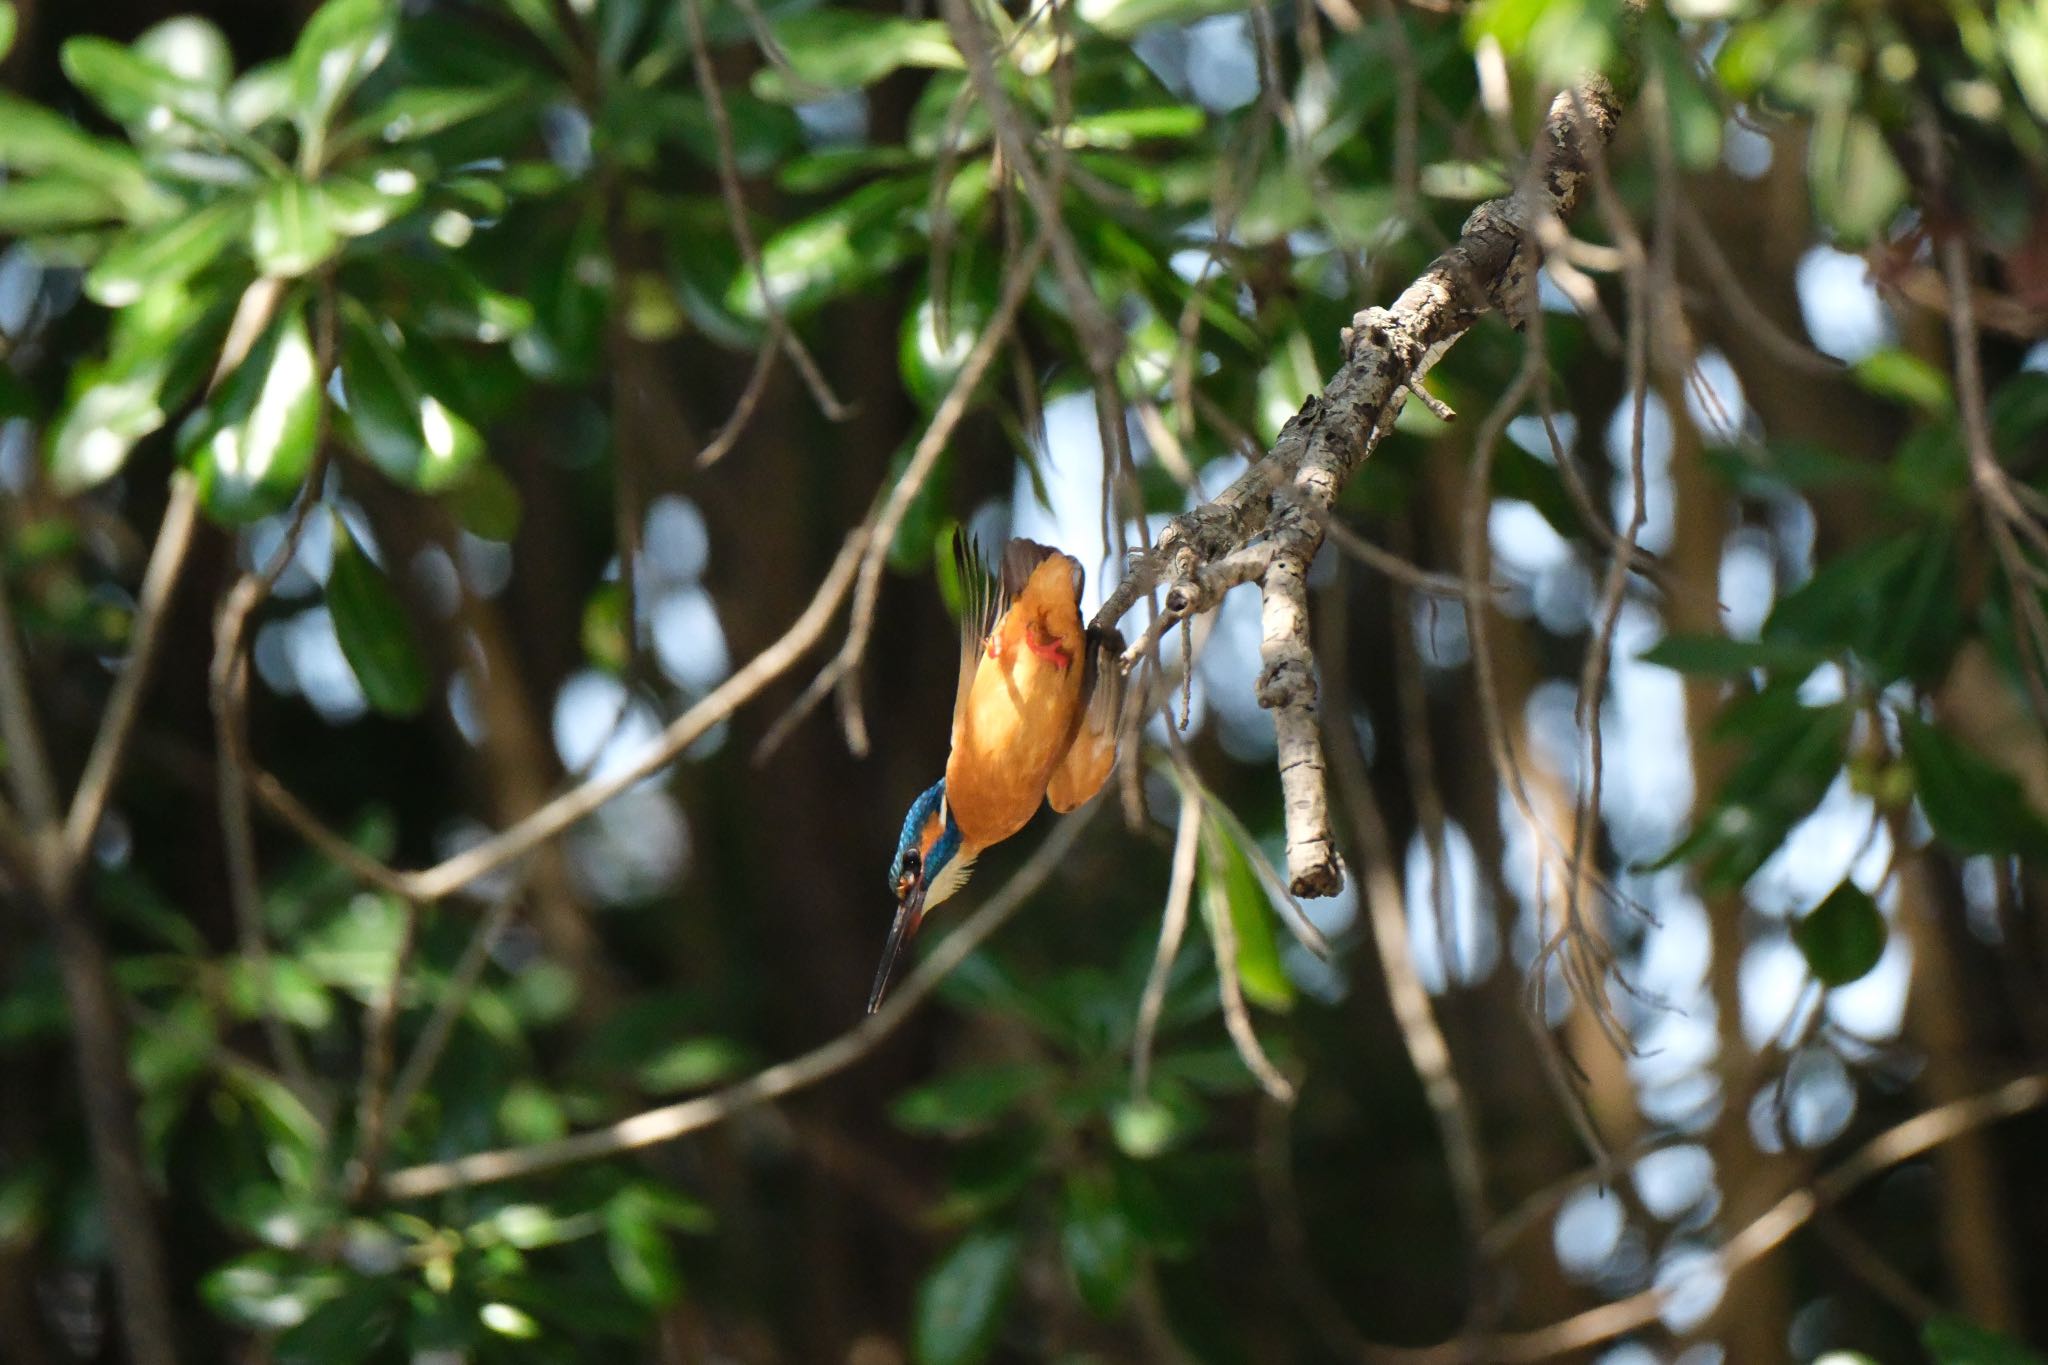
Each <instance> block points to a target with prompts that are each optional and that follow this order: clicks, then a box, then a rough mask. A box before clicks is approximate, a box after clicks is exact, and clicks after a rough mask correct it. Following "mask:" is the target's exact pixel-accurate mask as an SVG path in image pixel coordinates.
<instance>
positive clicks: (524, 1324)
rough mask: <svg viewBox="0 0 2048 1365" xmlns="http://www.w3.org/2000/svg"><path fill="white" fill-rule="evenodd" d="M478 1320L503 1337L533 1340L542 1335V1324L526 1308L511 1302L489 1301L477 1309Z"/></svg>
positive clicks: (516, 1339)
mask: <svg viewBox="0 0 2048 1365" xmlns="http://www.w3.org/2000/svg"><path fill="white" fill-rule="evenodd" d="M476 1315H477V1320H478V1321H480V1322H482V1323H483V1325H484V1326H486V1327H488V1328H490V1329H491V1330H492V1331H493V1332H496V1333H497V1334H498V1335H499V1336H501V1337H511V1338H512V1339H513V1340H514V1341H531V1340H533V1339H534V1338H535V1337H537V1336H539V1335H540V1324H539V1323H537V1322H535V1321H534V1320H533V1315H532V1314H531V1313H528V1312H526V1311H525V1310H524V1309H521V1308H515V1307H513V1306H512V1305H511V1304H509V1303H487V1304H485V1305H484V1306H483V1307H482V1308H479V1309H478V1310H477V1314H476Z"/></svg>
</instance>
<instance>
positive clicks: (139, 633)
mask: <svg viewBox="0 0 2048 1365" xmlns="http://www.w3.org/2000/svg"><path fill="white" fill-rule="evenodd" d="M198 518H199V494H198V489H197V485H196V484H195V482H194V481H193V478H192V476H191V475H190V474H188V473H186V472H185V471H183V470H179V471H177V472H176V473H174V474H172V475H171V492H170V499H169V501H167V502H166V503H165V504H164V517H163V521H162V523H161V524H160V525H159V527H158V530H157V533H156V546H155V548H153V549H152V550H151V551H150V552H149V566H148V568H146V569H145V570H143V574H142V591H141V594H140V596H139V597H138V598H137V599H136V604H135V625H134V628H133V630H132V632H131V633H130V636H129V646H128V657H127V659H126V660H125V661H124V662H123V663H122V665H121V672H120V673H119V675H117V676H116V677H115V679H114V689H113V692H112V693H111V694H110V695H109V696H108V698H107V709H106V711H105V713H104V714H103V715H102V717H101V719H100V729H99V733H98V735H96V736H94V738H93V744H92V751H91V752H90V753H89V754H87V756H86V760H85V771H84V772H83V774H82V775H81V776H80V777H79V779H78V791H77V794H76V795H74V796H73V797H72V799H71V813H70V815H69V817H68V818H67V819H66V820H65V821H64V857H65V860H66V861H67V862H68V863H69V864H70V865H71V866H73V867H76V866H78V865H79V864H81V863H82V862H83V861H84V860H85V856H86V854H87V853H88V852H89V851H90V850H91V847H92V838H93V835H94V833H96V832H97V831H98V829H99V823H100V817H101V816H102V815H103V814H104V813H105V812H106V808H107V801H108V798H109V797H110V796H112V794H113V790H114V778H115V777H116V775H117V774H118V773H119V771H120V767H121V760H122V758H123V757H124V756H125V755H126V754H127V752H128V742H129V740H130V739H131V738H132V737H133V736H134V733H135V722H136V719H137V718H138V717H140V716H141V714H142V697H143V693H144V691H145V690H146V687H147V684H148V682H149V675H150V671H151V669H152V668H153V666H154V665H155V663H156V655H157V649H158V646H159V645H161V643H162V642H163V633H164V623H165V621H166V620H167V619H168V618H169V615H170V611H169V608H170V602H171V593H172V592H173V590H175V589H176V587H177V585H178V579H179V577H180V575H181V574H182V573H183V571H184V568H185V555H186V552H187V551H189V550H190V549H191V547H192V528H193V526H194V525H195V524H196V522H197V521H198Z"/></svg>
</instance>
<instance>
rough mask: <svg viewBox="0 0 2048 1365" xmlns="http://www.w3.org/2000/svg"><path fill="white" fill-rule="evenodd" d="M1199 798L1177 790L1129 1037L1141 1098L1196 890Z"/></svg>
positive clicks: (1189, 789) (1135, 1088)
mask: <svg viewBox="0 0 2048 1365" xmlns="http://www.w3.org/2000/svg"><path fill="white" fill-rule="evenodd" d="M1201 840H1202V797H1201V793H1200V792H1199V791H1198V790H1197V789H1196V788H1195V787H1194V786H1193V785H1191V784H1186V783H1184V784H1182V786H1181V790H1180V823H1179V824H1178V825H1176V826H1175V827H1174V835H1173V873H1172V875H1171V876H1170V877H1169V878H1168V879H1167V883H1166V913H1165V914H1164V915H1163V916H1161V918H1160V921H1159V946H1158V948H1157V949H1155V950H1154V952H1153V954H1152V970H1151V971H1150V972H1148V973H1146V975H1145V993H1144V994H1143V995H1142V996H1140V997H1139V1000H1138V1022H1137V1027H1136V1028H1135V1029H1134V1030H1133V1031H1132V1037H1131V1094H1132V1095H1133V1096H1134V1097H1136V1098H1138V1099H1143V1098H1144V1097H1145V1095H1146V1093H1147V1092H1148V1090H1149V1089H1150V1087H1151V1082H1152V1040H1153V1038H1154V1037H1155V1036H1156V1035H1157V1034H1158V1032H1159V1015H1160V1011H1162V1010H1163V1009H1165V1007H1166V985H1167V982H1168V980H1170V979H1171V977H1172V975H1173V963H1174V959H1175V958H1177V957H1179V956H1180V945H1181V940H1182V939H1183V938H1184V937H1186V935H1187V931H1188V901H1189V900H1190V899H1191V898H1192V897H1193V895H1194V890H1195V855H1196V854H1197V853H1198V852H1199V851H1200V850H1201Z"/></svg>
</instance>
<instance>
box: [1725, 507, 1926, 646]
mask: <svg viewBox="0 0 2048 1365" xmlns="http://www.w3.org/2000/svg"><path fill="white" fill-rule="evenodd" d="M1954 539H1955V537H1954V532H1953V531H1952V530H1951V529H1950V528H1949V527H1947V526H1945V525H1941V524H1929V525H1926V526H1923V527H1920V528H1918V529H1915V530H1912V531H1908V532H1904V533H1894V534H1890V535H1885V536H1881V537H1878V538H1875V539H1872V540H1870V541H1868V542H1866V543H1864V544H1862V545H1858V546H1856V547H1855V548H1854V549H1850V550H1845V551H1844V552H1842V553H1841V554H1838V555H1836V556H1835V557H1834V558H1833V559H1831V560H1829V561H1828V562H1827V563H1826V564H1825V565H1823V566H1822V568H1821V569H1820V571H1819V572H1817V573H1816V574H1814V576H1813V577H1812V578H1810V579H1808V580H1807V581H1806V582H1805V583H1803V584H1801V585H1800V586H1799V587H1798V588H1795V589H1794V590H1793V591H1791V592H1790V593H1787V594H1786V595H1785V596H1784V597H1782V598H1780V599H1779V600H1778V602H1777V604H1776V605H1775V606H1774V607H1773V608H1772V609H1771V615H1770V618H1769V619H1768V620H1767V621H1766V622H1765V623H1764V629H1763V638H1764V639H1765V640H1766V641H1768V642H1771V643H1773V644H1776V645H1803V646H1806V647H1808V648H1811V649H1815V650H1821V651H1825V652H1827V653H1830V654H1833V653H1839V652H1841V651H1843V650H1850V651H1853V652H1854V653H1855V654H1856V655H1857V656H1858V657H1859V658H1860V659H1861V660H1862V661H1863V662H1864V663H1865V664H1867V665H1869V666H1870V668H1871V671H1872V672H1873V673H1874V674H1876V675H1877V678H1878V680H1879V681H1881V682H1891V681H1893V680H1895V679H1898V678H1919V679H1927V678H1933V677H1935V676H1938V675H1939V674H1940V673H1941V671H1942V670H1943V669H1944V668H1945V667H1946V666H1947V662H1948V659H1949V657H1950V655H1951V654H1953V653H1954V649H1955V645H1956V642H1957V640H1958V638H1959V634H1960V630H1961V618H1960V617H1959V615H1958V613H1957V612H1956V610H1955V601H1956V589H1955V576H1956V572H1957V569H1956V557H1955V545H1954Z"/></svg>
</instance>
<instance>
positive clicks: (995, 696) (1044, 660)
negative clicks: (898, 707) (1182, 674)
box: [946, 555, 1083, 848]
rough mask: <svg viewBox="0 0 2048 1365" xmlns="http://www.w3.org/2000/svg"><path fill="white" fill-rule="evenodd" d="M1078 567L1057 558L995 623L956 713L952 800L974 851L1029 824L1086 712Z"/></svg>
mask: <svg viewBox="0 0 2048 1365" xmlns="http://www.w3.org/2000/svg"><path fill="white" fill-rule="evenodd" d="M1078 581H1079V573H1078V566H1077V565H1075V563H1074V561H1073V560H1072V559H1070V558H1068V557H1067V556H1065V555H1052V556H1051V557H1049V558H1047V559H1046V560H1045V561H1044V562H1043V563H1041V564H1039V565H1038V567H1037V568H1036V569H1034V570H1033V571H1032V574H1031V577H1030V579H1029V580H1028V581H1027V582H1026V583H1025V585H1024V587H1023V589H1022V590H1021V591H1019V592H1018V593H1017V595H1016V597H1015V599H1014V600H1013V601H1012V602H1011V604H1010V608H1009V610H1008V611H1006V612H1004V613H1003V615H1002V617H1001V619H999V620H998V621H997V622H996V626H995V629H994V630H992V631H991V632H989V636H988V639H987V640H986V641H985V642H984V646H983V650H982V656H981V658H980V659H979V661H978V662H977V664H976V667H975V670H974V676H973V679H972V680H971V681H970V682H969V683H968V684H967V695H966V697H965V699H964V700H963V702H962V704H961V705H960V707H959V708H958V710H957V711H956V713H955V716H954V724H953V753H952V756H951V757H950V758H949V759H948V760H947V762H946V801H947V804H948V806H949V807H950V808H951V810H952V812H953V818H954V820H955V821H957V822H958V823H959V826H960V834H961V838H962V840H963V841H964V842H965V843H966V844H968V845H969V846H971V847H974V848H986V847H987V846H988V845H990V844H993V843H996V842H998V841H1000V840H1003V839H1007V838H1009V837H1010V836H1011V835H1012V834H1015V833H1016V832H1017V831H1018V830H1020V829H1022V828H1024V826H1025V824H1026V823H1028V822H1029V821H1030V819H1031V816H1032V814H1033V813H1034V812H1035V811H1036V810H1037V809H1038V803H1039V802H1040V801H1042V800H1044V799H1045V794H1046V784H1047V783H1048V782H1049V781H1050V780H1051V778H1052V775H1053V772H1054V770H1055V769H1056V768H1058V767H1059V764H1060V760H1061V759H1062V758H1063V757H1065V755H1066V753H1067V750H1068V747H1069V745H1070V743H1071V741H1072V740H1073V738H1074V730H1075V725H1076V722H1077V721H1078V720H1079V718H1080V711H1081V673H1082V669H1081V663H1082V648H1083V637H1082V633H1081V612H1080V606H1079V602H1078V600H1077V593H1078V586H1077V585H1078Z"/></svg>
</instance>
